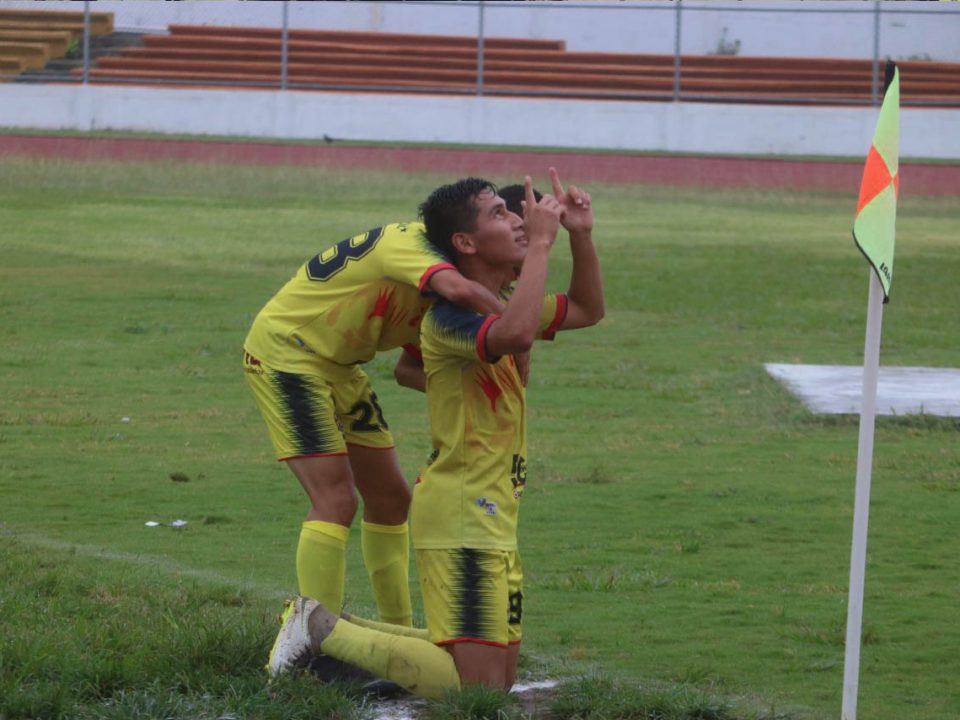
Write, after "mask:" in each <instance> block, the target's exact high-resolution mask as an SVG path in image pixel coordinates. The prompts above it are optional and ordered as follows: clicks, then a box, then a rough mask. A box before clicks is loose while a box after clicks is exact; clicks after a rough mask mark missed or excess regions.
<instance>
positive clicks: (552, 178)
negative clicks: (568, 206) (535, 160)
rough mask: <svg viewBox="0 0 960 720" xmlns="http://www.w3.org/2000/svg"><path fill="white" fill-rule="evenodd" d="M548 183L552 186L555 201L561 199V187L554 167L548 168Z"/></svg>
mask: <svg viewBox="0 0 960 720" xmlns="http://www.w3.org/2000/svg"><path fill="white" fill-rule="evenodd" d="M550 183H551V184H552V185H553V196H554V197H555V198H557V199H559V198H562V197H563V185H561V184H560V175H559V174H557V169H556V168H555V167H552V168H550Z"/></svg>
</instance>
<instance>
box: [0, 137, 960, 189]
mask: <svg viewBox="0 0 960 720" xmlns="http://www.w3.org/2000/svg"><path fill="white" fill-rule="evenodd" d="M3 156H27V157H35V158H37V157H39V158H69V159H78V160H157V159H175V160H185V161H190V162H200V163H211V162H214V163H217V162H220V163H237V164H244V165H293V166H310V167H325V168H342V169H360V168H363V169H376V170H401V171H404V172H424V171H429V172H435V173H449V174H450V175H451V176H455V177H462V176H465V175H497V176H514V177H517V178H520V177H522V176H523V175H525V174H537V175H546V169H547V167H549V166H550V165H555V166H556V167H557V168H558V169H559V170H560V172H561V175H562V176H563V177H564V178H569V179H570V180H571V181H574V182H578V183H589V182H606V183H628V184H647V185H670V186H702V187H735V188H765V189H769V188H778V189H792V190H808V191H809V190H819V191H828V192H841V193H848V194H849V195H850V196H851V197H852V198H855V197H856V196H857V193H858V191H859V188H860V178H861V176H862V174H863V163H862V162H842V161H837V162H833V161H815V160H783V159H777V160H773V159H762V158H743V157H716V156H691V155H673V156H670V155H635V154H629V155H616V154H608V153H578V152H566V151H564V152H547V151H545V152H530V151H526V152H512V151H509V150H458V149H438V148H417V147H381V146H371V147H363V146H355V145H336V144H328V145H298V144H280V143H266V142H222V141H219V142H207V141H203V140H152V139H134V138H84V137H76V136H69V137H68V136H56V135H0V157H3ZM864 158H866V151H865V152H864ZM900 189H901V191H902V192H905V193H909V194H911V195H960V163H955V164H925V163H909V162H904V163H901V165H900Z"/></svg>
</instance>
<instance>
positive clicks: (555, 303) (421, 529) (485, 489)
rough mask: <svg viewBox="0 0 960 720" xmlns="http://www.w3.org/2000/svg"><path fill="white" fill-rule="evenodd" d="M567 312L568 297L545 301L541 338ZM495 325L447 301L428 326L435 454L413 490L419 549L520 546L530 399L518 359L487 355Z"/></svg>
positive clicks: (425, 343) (429, 316) (426, 357)
mask: <svg viewBox="0 0 960 720" xmlns="http://www.w3.org/2000/svg"><path fill="white" fill-rule="evenodd" d="M566 309H567V298H566V295H562V294H560V295H548V296H547V297H545V298H544V302H543V309H542V311H541V316H540V330H541V334H540V337H541V338H544V339H551V338H552V337H553V334H554V333H555V332H556V329H557V328H558V327H559V326H560V323H562V322H563V319H564V317H565V316H566ZM497 317H498V316H497V315H486V316H484V315H478V314H476V313H474V312H471V311H470V310H466V309H464V308H461V307H459V306H457V305H454V304H452V303H449V302H447V301H445V300H443V299H440V300H438V301H437V302H436V303H435V304H434V305H433V306H432V307H431V308H430V309H429V310H428V311H427V313H426V315H425V316H424V318H423V323H422V325H421V328H420V347H421V352H422V356H423V366H424V371H425V372H426V376H427V407H428V411H429V415H430V434H431V437H432V442H433V453H432V455H431V456H430V461H429V463H428V465H427V467H426V468H424V470H423V472H422V473H421V475H420V477H419V478H417V484H416V486H415V487H414V491H413V505H412V508H411V516H410V528H411V536H412V538H413V543H414V546H415V547H416V548H417V549H421V550H429V549H444V548H460V547H465V548H475V549H498V550H515V549H516V547H517V517H518V511H519V505H520V498H521V496H522V495H523V488H524V484H525V483H526V479H527V459H526V458H527V418H526V393H525V390H524V387H523V383H522V382H521V381H520V375H519V373H518V371H517V367H516V364H515V363H514V360H513V357H512V356H507V357H504V358H496V357H490V356H489V355H488V353H487V349H486V335H487V331H488V330H489V328H490V325H491V324H492V323H493V322H494V321H495V320H496V319H497Z"/></svg>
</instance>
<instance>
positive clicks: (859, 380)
mask: <svg viewBox="0 0 960 720" xmlns="http://www.w3.org/2000/svg"><path fill="white" fill-rule="evenodd" d="M764 367H765V368H766V370H767V372H768V373H770V375H771V376H773V377H774V378H776V379H777V380H779V381H780V382H782V383H783V384H784V385H785V386H786V387H787V389H788V390H790V392H791V393H793V394H794V395H796V396H797V397H798V398H799V399H800V400H801V401H802V402H803V404H804V405H805V406H806V407H807V409H809V410H810V411H811V412H815V413H822V414H827V415H843V414H848V413H853V414H859V413H860V395H861V393H862V391H863V367H862V366H856V365H850V366H848V365H788V364H781V363H766V364H765V365H764ZM877 414H878V415H918V414H923V415H936V416H939V417H960V370H958V369H955V368H927V367H881V368H880V377H879V380H878V383H877Z"/></svg>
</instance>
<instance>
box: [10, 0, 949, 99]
mask: <svg viewBox="0 0 960 720" xmlns="http://www.w3.org/2000/svg"><path fill="white" fill-rule="evenodd" d="M39 16H43V18H42V19H43V20H44V21H46V24H45V25H44V27H43V28H39V27H37V23H38V22H39V21H40V18H39ZM94 19H96V22H94ZM11 24H12V25H11ZM27 24H30V29H29V30H25V29H22V30H17V29H16V28H15V27H13V26H14V25H16V26H20V25H23V26H25V25H27ZM82 25H83V21H82V13H79V12H77V13H67V12H44V11H35V12H31V11H23V10H17V11H14V10H6V11H3V10H0V73H6V74H7V75H10V74H16V73H22V72H24V71H26V70H28V69H30V68H35V67H36V66H37V65H38V63H39V64H42V63H43V62H45V60H43V59H42V58H43V57H46V58H47V59H49V58H55V57H62V54H63V52H64V47H63V44H64V40H63V38H64V37H65V35H64V34H63V33H76V32H77V28H78V27H79V28H81V30H82ZM94 27H96V30H95V31H94V30H93V28H94ZM112 28H113V21H112V16H111V14H110V13H93V15H92V17H91V30H92V31H93V32H96V33H99V34H105V33H109V32H110V31H111V30H112ZM17 32H20V33H21V35H20V36H18V35H17ZM41 32H45V33H48V34H50V35H51V38H50V39H43V38H42V37H41ZM57 32H59V33H61V35H60V36H59V37H58V38H57V39H56V40H54V39H53V38H52V34H54V33H57ZM26 33H31V35H29V36H28V35H26ZM69 42H70V41H69V40H67V43H68V44H69ZM142 44H143V46H142V47H127V48H122V49H120V50H119V51H118V54H115V55H113V56H107V57H100V58H97V60H96V62H95V64H94V66H93V67H91V68H90V70H89V81H90V82H93V83H101V84H111V83H112V84H137V83H152V82H158V83H165V84H173V85H176V86H223V85H237V86H240V87H243V86H247V87H269V86H276V84H277V83H278V82H280V79H281V53H282V51H281V31H280V30H278V29H272V28H246V27H226V26H211V25H176V24H175V25H170V26H169V32H168V33H167V34H148V35H144V36H143V38H142ZM27 46H29V49H28V47H27ZM34 46H37V47H40V48H45V49H42V50H37V49H35V48H34ZM478 54H479V53H478V47H477V38H475V37H471V36H448V35H420V34H401V33H380V32H350V31H330V30H296V29H295V30H290V32H289V34H288V52H287V63H288V64H287V82H288V85H289V86H290V87H293V88H300V89H314V90H324V89H327V90H336V89H349V90H353V91H361V92H377V91H417V92H427V93H430V92H455V93H463V94H472V93H475V92H476V91H477V88H478V76H477V59H478ZM872 65H873V64H872V62H871V61H869V60H848V59H839V58H835V59H833V58H783V57H745V56H737V55H696V56H683V57H681V59H680V67H679V77H675V67H674V57H673V56H672V55H652V54H628V53H605V52H570V51H567V49H566V46H565V43H564V42H563V41H561V40H543V39H524V38H486V39H485V40H484V44H483V73H482V86H483V92H484V93H486V94H498V95H511V96H540V97H565V96H568V97H569V96H573V97H580V98H594V99H627V100H631V99H632V100H672V99H673V98H674V91H675V84H676V83H677V82H679V91H680V93H681V96H682V98H683V99H685V100H701V101H715V102H745V103H776V104H782V103H804V104H808V103H817V104H826V105H844V104H866V103H869V102H871V100H872V98H873V92H874V70H873V66H872ZM900 67H901V77H902V80H901V82H902V99H903V103H904V104H905V105H909V104H914V105H926V106H956V105H958V104H960V64H955V63H939V62H928V61H919V60H908V61H903V62H901V63H900ZM82 72H83V71H82V69H80V68H75V69H73V70H72V73H73V74H74V75H75V76H77V75H79V74H81V73H82Z"/></svg>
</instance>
